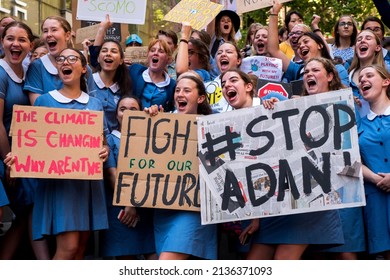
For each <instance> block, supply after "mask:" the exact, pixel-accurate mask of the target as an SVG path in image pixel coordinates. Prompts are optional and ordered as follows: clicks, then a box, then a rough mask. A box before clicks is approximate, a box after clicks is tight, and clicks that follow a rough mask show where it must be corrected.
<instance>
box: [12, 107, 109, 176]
mask: <svg viewBox="0 0 390 280" xmlns="http://www.w3.org/2000/svg"><path fill="white" fill-rule="evenodd" d="M10 135H11V137H12V154H13V155H14V156H15V163H14V165H13V166H12V169H11V177H24V178H58V179H85V180H99V179H102V178H103V173H102V169H103V162H102V160H101V159H100V158H99V151H100V150H101V149H102V147H103V112H99V111H86V110H85V111H82V110H70V109H58V108H47V107H35V106H14V108H13V117H12V123H11V130H10Z"/></svg>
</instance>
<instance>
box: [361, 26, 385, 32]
mask: <svg viewBox="0 0 390 280" xmlns="http://www.w3.org/2000/svg"><path fill="white" fill-rule="evenodd" d="M364 29H365V30H367V29H368V30H371V31H372V32H379V31H381V30H382V28H380V27H379V26H377V27H374V28H371V27H366V28H364Z"/></svg>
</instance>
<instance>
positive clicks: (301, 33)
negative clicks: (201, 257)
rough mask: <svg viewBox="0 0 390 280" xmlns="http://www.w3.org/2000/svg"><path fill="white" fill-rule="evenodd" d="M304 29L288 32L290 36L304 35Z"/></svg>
mask: <svg viewBox="0 0 390 280" xmlns="http://www.w3.org/2000/svg"><path fill="white" fill-rule="evenodd" d="M303 33H304V32H303V31H295V32H290V33H288V35H287V36H288V37H292V36H294V35H295V36H302V35H303Z"/></svg>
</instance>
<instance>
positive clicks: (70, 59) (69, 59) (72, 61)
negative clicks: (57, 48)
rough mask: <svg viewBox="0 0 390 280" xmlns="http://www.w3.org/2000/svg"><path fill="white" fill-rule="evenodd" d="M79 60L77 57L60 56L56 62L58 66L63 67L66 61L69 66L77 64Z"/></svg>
mask: <svg viewBox="0 0 390 280" xmlns="http://www.w3.org/2000/svg"><path fill="white" fill-rule="evenodd" d="M79 59H80V60H81V58H80V57H78V56H76V55H68V56H63V55H60V56H57V57H56V62H57V64H59V65H62V64H64V62H65V60H66V61H67V62H68V63H69V64H75V63H76V62H77V60H79Z"/></svg>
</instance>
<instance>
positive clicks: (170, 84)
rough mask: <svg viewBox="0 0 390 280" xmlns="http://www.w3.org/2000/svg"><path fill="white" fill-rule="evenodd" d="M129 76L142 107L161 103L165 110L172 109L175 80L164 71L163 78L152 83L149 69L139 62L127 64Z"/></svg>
mask: <svg viewBox="0 0 390 280" xmlns="http://www.w3.org/2000/svg"><path fill="white" fill-rule="evenodd" d="M129 72H130V78H131V80H132V84H133V94H134V95H135V96H137V97H138V98H139V99H140V100H141V104H142V109H143V108H145V107H150V106H152V105H162V106H163V107H164V111H165V112H171V111H173V109H174V101H173V97H174V92H175V87H176V81H175V80H174V79H171V78H170V77H169V76H168V74H167V73H165V80H164V81H163V82H160V83H158V84H154V83H153V81H152V79H151V78H150V76H149V70H148V68H146V67H145V66H143V65H141V64H133V65H131V66H129Z"/></svg>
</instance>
